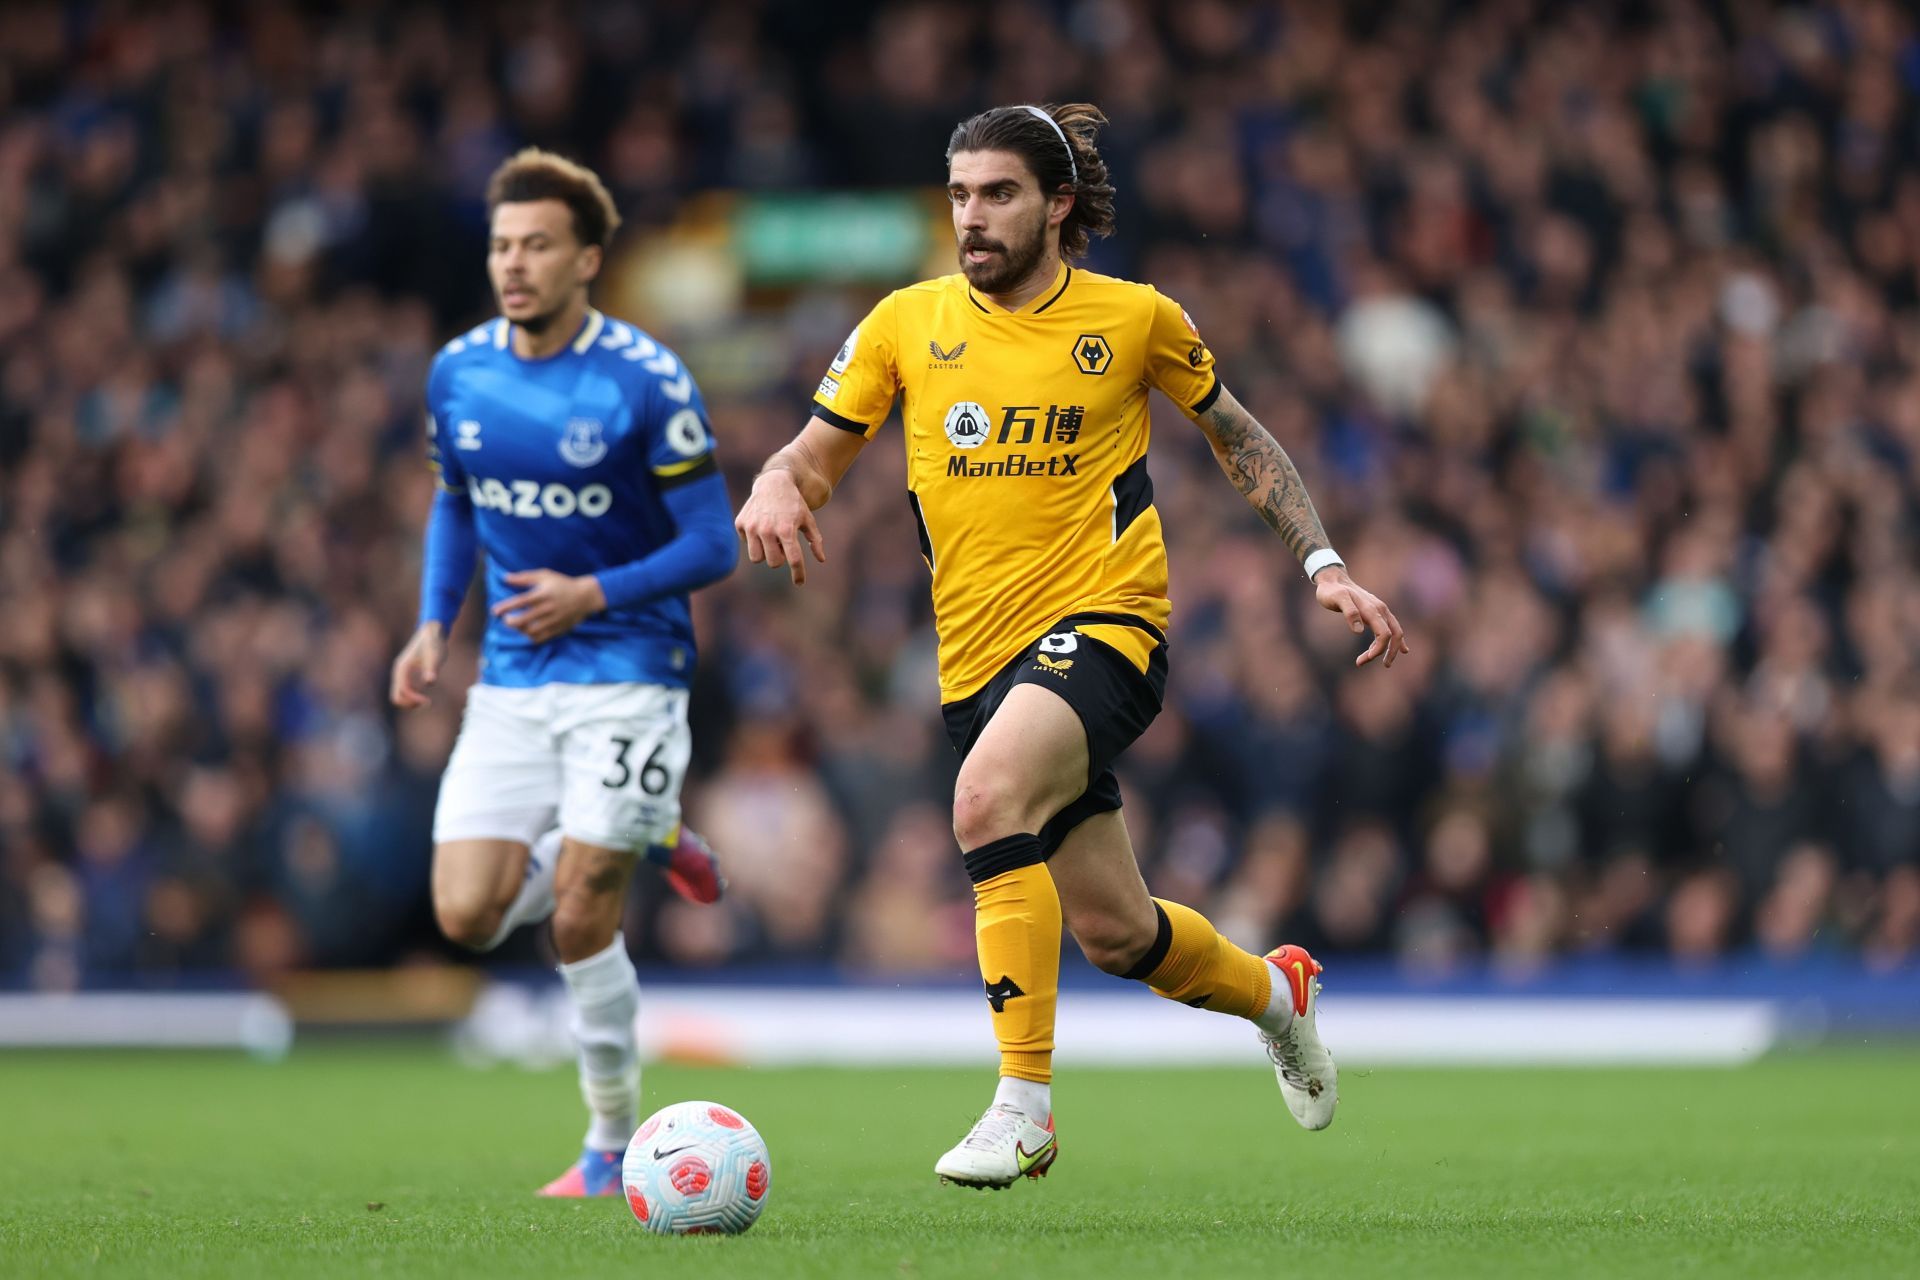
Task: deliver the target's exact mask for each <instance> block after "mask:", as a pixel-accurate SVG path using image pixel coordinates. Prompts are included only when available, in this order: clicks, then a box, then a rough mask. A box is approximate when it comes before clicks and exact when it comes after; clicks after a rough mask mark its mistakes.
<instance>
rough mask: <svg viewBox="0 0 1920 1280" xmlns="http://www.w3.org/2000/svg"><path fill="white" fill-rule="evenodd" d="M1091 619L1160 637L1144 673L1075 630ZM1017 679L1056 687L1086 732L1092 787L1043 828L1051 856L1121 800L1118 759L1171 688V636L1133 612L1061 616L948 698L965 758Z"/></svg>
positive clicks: (950, 723)
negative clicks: (969, 689) (971, 688)
mask: <svg viewBox="0 0 1920 1280" xmlns="http://www.w3.org/2000/svg"><path fill="white" fill-rule="evenodd" d="M1089 623H1107V624H1116V625H1119V626H1124V627H1131V628H1133V629H1134V630H1136V631H1140V632H1143V633H1145V634H1146V635H1148V636H1150V637H1152V639H1153V641H1154V642H1155V643H1154V645H1153V650H1152V652H1151V654H1150V655H1149V656H1148V658H1147V669H1146V671H1145V672H1144V673H1143V672H1142V671H1141V670H1140V669H1139V668H1138V667H1136V666H1134V665H1133V662H1132V660H1131V659H1129V658H1128V657H1127V656H1126V655H1125V654H1123V653H1121V652H1119V651H1118V650H1116V649H1113V648H1111V647H1109V646H1108V645H1106V644H1104V643H1102V642H1101V641H1099V640H1096V639H1094V638H1093V637H1092V636H1089V635H1086V634H1084V633H1082V632H1079V631H1077V630H1075V628H1076V627H1077V626H1081V625H1085V624H1089ZM1017 684H1037V685H1040V686H1041V687H1042V688H1047V689H1051V690H1053V691H1054V692H1055V693H1057V694H1059V695H1060V696H1061V697H1062V698H1065V699H1066V701H1067V705H1068V706H1070V707H1072V708H1073V710H1074V714H1076V715H1078V716H1079V717H1080V723H1081V724H1082V725H1083V726H1084V727H1085V728H1086V731H1087V789H1086V791H1085V792H1084V793H1082V794H1081V796H1080V798H1079V799H1077V800H1075V801H1073V802H1072V803H1071V804H1069V805H1068V806H1067V807H1066V808H1064V809H1062V810H1061V811H1060V812H1059V813H1056V814H1055V815H1054V816H1053V817H1052V818H1051V819H1050V820H1048V822H1047V823H1046V824H1045V825H1044V826H1042V827H1041V828H1040V831H1039V836H1040V848H1041V849H1042V851H1044V852H1045V854H1046V856H1047V857H1049V858H1051V857H1052V856H1053V855H1054V851H1055V850H1057V849H1059V847H1060V843H1061V841H1063V840H1065V839H1066V838H1067V833H1068V832H1070V831H1072V830H1073V829H1074V828H1075V827H1077V826H1079V825H1080V824H1081V823H1082V822H1085V821H1086V820H1087V819H1088V818H1091V817H1092V816H1093V815H1094V814H1096V813H1106V812H1107V811H1108V810H1110V809H1118V808H1119V807H1120V780H1119V779H1118V778H1116V777H1114V776H1113V762H1114V761H1115V760H1116V759H1118V758H1119V756H1120V753H1121V752H1122V751H1125V750H1126V749H1127V748H1128V747H1129V746H1130V745H1132V743H1133V740H1134V739H1135V738H1138V737H1139V736H1140V735H1141V734H1143V733H1145V732H1146V730H1147V726H1148V725H1150V724H1152V723H1153V718H1154V717H1155V716H1157V715H1159V714H1160V704H1161V701H1162V699H1164V698H1165V697H1166V692H1167V638H1166V636H1165V634H1163V633H1162V632H1161V631H1160V629H1159V628H1158V627H1155V626H1154V625H1153V624H1152V623H1149V622H1147V621H1145V620H1143V619H1140V618H1136V617H1134V616H1132V615H1131V614H1124V613H1076V614H1073V615H1071V616H1069V617H1065V618H1062V619H1061V620H1060V621H1059V622H1056V623H1055V624H1054V625H1053V626H1052V627H1051V628H1049V629H1048V631H1047V634H1046V635H1044V636H1042V637H1040V638H1039V639H1038V640H1035V641H1034V642H1033V643H1032V644H1030V645H1028V646H1027V647H1026V648H1025V649H1023V650H1022V651H1021V652H1020V655H1019V656H1018V657H1016V658H1015V659H1014V660H1013V661H1011V662H1009V663H1008V664H1007V665H1006V666H1004V667H1002V668H1000V670H999V672H998V673H997V674H996V675H995V676H994V677H993V679H991V680H989V681H988V682H987V683H986V686H985V687H984V688H982V689H980V690H978V691H976V692H974V693H971V694H969V695H968V696H966V697H964V698H962V699H960V700H959V701H958V702H948V703H944V704H943V705H942V706H941V708H940V713H941V715H942V716H944V717H945V718H946V722H947V737H948V738H950V739H952V740H953V749H954V750H955V751H958V752H959V753H960V758H961V759H963V760H964V759H966V757H967V753H968V752H969V751H971V750H973V744H974V743H975V742H977V741H979V739H980V734H981V732H982V731H983V730H984V729H985V728H986V727H987V721H989V720H991V719H993V713H994V712H996V711H998V710H999V709H1000V704H1001V703H1002V702H1004V701H1006V697H1007V691H1008V690H1010V689H1012V688H1013V686H1015V685H1017Z"/></svg>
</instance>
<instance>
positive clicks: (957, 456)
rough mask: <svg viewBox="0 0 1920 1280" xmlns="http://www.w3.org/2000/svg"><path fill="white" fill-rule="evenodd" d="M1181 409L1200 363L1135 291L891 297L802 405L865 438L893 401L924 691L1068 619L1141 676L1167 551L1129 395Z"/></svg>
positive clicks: (1198, 402)
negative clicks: (1155, 394)
mask: <svg viewBox="0 0 1920 1280" xmlns="http://www.w3.org/2000/svg"><path fill="white" fill-rule="evenodd" d="M1153 387H1158V388H1160V389H1161V390H1162V391H1164V392H1166V393H1167V395H1168V396H1169V397H1171V398H1172V400H1173V402H1174V403H1175V404H1177V405H1179V406H1180V407H1181V408H1183V409H1185V410H1186V411H1187V412H1188V413H1189V414H1191V415H1194V416H1196V417H1197V416H1198V415H1199V414H1201V413H1203V412H1205V410H1206V408H1207V406H1208V405H1210V404H1212V403H1213V400H1214V397H1215V396H1217V395H1218V394H1219V380H1218V378H1217V376H1216V375H1215V373H1214V367H1213V354H1212V352H1210V351H1208V350H1207V346H1206V344H1205V343H1204V342H1202V341H1201V340H1200V335H1199V332H1198V331H1197V330H1196V329H1195V328H1194V325H1193V322H1192V321H1191V320H1190V319H1189V318H1188V317H1187V314H1186V312H1184V311H1182V310H1181V309H1180V307H1179V305H1178V304H1177V303H1175V302H1173V301H1172V300H1171V299H1169V298H1165V297H1162V296H1161V295H1160V294H1159V293H1158V292H1156V291H1155V290H1154V289H1153V288H1152V287H1151V286H1148V285H1142V284H1134V283H1131V282H1129V281H1126V280H1115V279H1113V278H1111V277H1109V276H1101V275H1095V274H1093V273H1092V272H1089V271H1078V270H1075V269H1073V268H1071V267H1067V266H1064V265H1063V266H1062V267H1061V269H1060V272H1059V273H1058V274H1057V275H1056V276H1055V278H1054V282H1053V283H1052V284H1051V285H1050V286H1049V287H1048V288H1046V289H1044V290H1042V291H1041V292H1040V294H1039V295H1038V296H1037V297H1035V298H1034V299H1033V300H1032V301H1031V302H1029V303H1028V304H1027V305H1026V306H1024V307H1022V308H1020V309H1019V310H1018V311H1006V310H1003V309H1002V308H1000V307H998V306H995V305H994V304H993V303H992V302H991V301H989V300H988V299H987V298H985V297H983V296H982V295H980V294H978V293H976V292H975V291H974V290H973V289H972V288H971V287H970V286H969V285H968V284H967V280H966V277H965V276H962V275H951V276H943V277H942V278H940V279H938V280H929V281H926V282H924V283H922V284H916V285H911V286H909V287H907V288H905V289H900V290H897V291H896V292H894V293H892V294H889V295H888V296H887V297H885V298H883V299H881V300H880V302H879V304H878V305H877V306H875V307H874V309H873V310H872V311H871V312H870V313H869V314H868V315H867V318H866V319H864V320H862V321H861V322H860V325H859V327H858V328H856V329H855V330H854V331H853V333H852V334H851V335H850V336H849V337H848V338H847V341H846V344H845V345H844V346H842V347H841V348H840V352H839V354H838V355H837V356H835V357H834V360H833V364H832V366H831V367H830V368H829V369H828V370H827V374H826V376H825V377H824V378H822V379H821V380H820V387H819V390H818V391H817V392H816V394H815V396H814V412H815V413H816V414H817V415H818V416H819V417H821V418H823V419H824V420H826V421H827V422H830V423H832V424H833V425H835V426H837V427H841V428H843V429H845V430H848V431H855V432H859V433H860V434H861V435H864V436H867V437H869V438H871V437H872V436H873V434H874V433H875V432H876V431H878V430H879V428H880V425H881V424H882V423H883V422H885V421H886V419H887V415H888V413H889V411H890V410H891V409H892V407H893V399H894V396H895V395H896V394H899V393H905V397H906V398H905V401H904V404H903V407H902V413H901V416H902V418H903V419H904V421H905V423H906V448H907V473H908V487H909V493H908V500H909V502H910V503H911V504H912V507H913V511H914V515H915V517H916V518H917V520H918V521H919V525H920V550H921V553H922V554H923V555H924V556H925V557H926V560H927V564H928V566H929V568H931V569H932V571H933V611H934V621H935V624H936V625H937V627H938V629H939V633H940V697H941V701H943V702H952V701H955V700H956V699H959V698H964V697H966V696H967V695H969V694H971V693H973V692H975V691H976V690H978V689H979V688H980V687H981V686H983V685H985V684H986V683H987V681H988V680H990V679H991V678H992V677H993V675H994V673H995V672H997V671H998V670H999V669H1000V668H1001V667H1002V666H1004V665H1006V663H1008V662H1009V661H1011V660H1012V659H1013V657H1014V656H1015V655H1016V654H1018V653H1019V652H1020V650H1022V649H1023V648H1025V647H1026V646H1027V645H1029V644H1032V643H1033V642H1034V640H1036V639H1037V638H1039V637H1040V636H1042V635H1044V634H1045V633H1046V630H1047V628H1048V627H1049V626H1051V625H1052V624H1053V623H1055V622H1057V621H1059V620H1060V619H1061V618H1064V617H1066V616H1067V615H1069V614H1076V613H1089V612H1099V613H1108V614H1124V615H1128V616H1129V617H1131V618H1136V619H1139V620H1140V621H1141V622H1143V623H1145V624H1147V626H1146V627H1143V628H1140V629H1139V630H1138V631H1135V630H1133V629H1131V628H1129V627H1127V626H1125V625H1115V626H1113V627H1111V628H1109V627H1100V626H1096V627H1094V628H1091V629H1088V628H1083V629H1088V630H1090V631H1091V632H1094V633H1098V638H1099V639H1101V640H1103V641H1107V642H1108V643H1111V644H1113V645H1114V646H1115V647H1116V648H1119V649H1121V651H1122V652H1125V653H1127V655H1128V656H1129V657H1130V658H1132V659H1133V660H1134V662H1135V664H1136V665H1138V666H1140V667H1141V668H1142V669H1144V668H1145V665H1146V658H1147V654H1148V653H1149V652H1150V651H1151V648H1152V646H1153V644H1154V643H1155V641H1154V639H1153V635H1152V633H1153V632H1154V631H1158V630H1163V629H1164V628H1165V627H1166V624H1167V619H1168V615H1169V614H1170V613H1171V606H1170V605H1169V604H1168V601H1167V552H1166V544H1165V542H1164V541H1163V540H1162V537H1161V529H1160V515H1159V513H1158V512H1157V511H1155V510H1154V507H1153V486H1152V484H1151V482H1150V481H1149V480H1148V478H1147V460H1146V455H1147V435H1148V419H1147V393H1148V390H1149V389H1150V388H1153Z"/></svg>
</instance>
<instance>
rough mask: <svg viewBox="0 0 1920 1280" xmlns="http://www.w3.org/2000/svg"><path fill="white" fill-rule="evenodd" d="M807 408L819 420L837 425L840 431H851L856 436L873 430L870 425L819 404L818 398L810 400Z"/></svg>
mask: <svg viewBox="0 0 1920 1280" xmlns="http://www.w3.org/2000/svg"><path fill="white" fill-rule="evenodd" d="M807 408H809V409H811V410H812V411H813V416H814V417H816V418H818V419H820V421H822V422H824V423H827V424H828V425H830V426H835V427H838V428H840V429H841V430H842V431H851V432H853V434H855V435H857V436H864V435H865V434H867V432H869V431H871V430H873V428H872V427H869V426H868V425H867V424H866V423H864V422H855V421H854V420H853V419H852V418H847V417H842V416H841V415H840V414H837V413H835V412H834V411H833V410H831V409H829V408H827V406H825V405H823V404H821V403H820V402H819V401H818V400H814V401H812V402H810V403H809V404H808V405H807Z"/></svg>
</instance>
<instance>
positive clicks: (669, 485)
mask: <svg viewBox="0 0 1920 1280" xmlns="http://www.w3.org/2000/svg"><path fill="white" fill-rule="evenodd" d="M719 469H720V468H719V467H718V466H716V465H715V464H714V461H713V455H712V454H708V455H707V456H706V457H704V458H702V459H700V461H698V462H696V463H694V464H693V465H692V466H691V467H688V468H687V469H686V470H685V471H680V472H676V473H675V474H673V475H670V476H663V475H661V474H660V473H659V472H657V471H656V472H655V473H654V476H653V487H654V488H656V489H658V490H660V491H661V492H662V493H665V492H666V491H667V490H668V489H678V488H679V487H680V486H681V485H683V484H692V483H693V482H694V481H695V480H705V479H706V478H707V477H708V476H710V475H712V474H713V473H714V472H716V471H718V470H719Z"/></svg>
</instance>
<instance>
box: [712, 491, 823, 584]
mask: <svg viewBox="0 0 1920 1280" xmlns="http://www.w3.org/2000/svg"><path fill="white" fill-rule="evenodd" d="M733 527H734V530H735V531H736V532H738V533H739V535H740V538H741V540H742V541H743V542H745V543H746V544H747V559H748V560H750V561H752V562H753V563H754V564H765V565H770V566H772V567H773V568H776V569H777V568H779V567H780V566H781V565H785V566H787V570H788V572H790V573H791V574H793V581H794V585H796V586H798V585H799V584H800V583H803V582H805V581H806V580H807V564H806V560H805V559H804V558H803V556H802V554H801V550H800V541H801V539H802V538H804V539H806V543H807V547H808V548H809V549H811V550H812V552H813V558H814V559H815V560H817V561H819V562H820V563H821V564H825V563H826V562H827V541H826V539H825V538H823V537H821V536H820V526H819V524H818V523H816V522H815V520H814V518H813V509H812V508H811V507H809V506H807V500H806V499H805V498H803V497H801V496H800V486H799V485H797V484H795V483H794V482H793V476H792V475H791V474H789V473H788V472H785V471H764V472H762V473H761V474H760V477H759V479H757V480H755V481H754V482H753V492H752V493H750V494H748V495H747V502H746V505H745V506H743V507H741V508H740V514H739V515H737V516H735V517H734V519H733Z"/></svg>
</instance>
